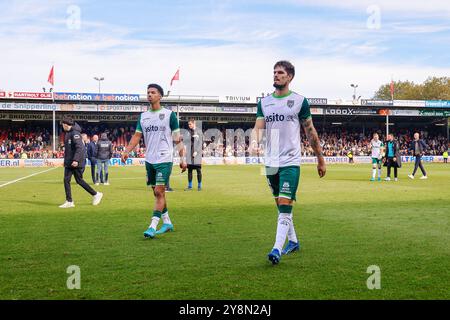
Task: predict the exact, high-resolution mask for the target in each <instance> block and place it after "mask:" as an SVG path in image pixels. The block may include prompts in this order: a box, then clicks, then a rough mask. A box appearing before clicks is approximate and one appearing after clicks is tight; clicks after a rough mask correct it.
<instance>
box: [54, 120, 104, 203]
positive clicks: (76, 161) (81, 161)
mask: <svg viewBox="0 0 450 320" xmlns="http://www.w3.org/2000/svg"><path fill="white" fill-rule="evenodd" d="M61 123H62V126H63V129H64V131H65V133H66V134H65V137H64V189H65V191H66V202H64V204H62V205H60V206H59V207H60V208H63V209H66V208H73V207H75V204H74V203H73V200H72V190H71V187H70V180H71V179H72V175H74V176H75V181H76V182H77V184H79V185H80V186H81V187H83V189H84V190H86V191H87V192H89V193H90V194H91V195H92V196H93V200H92V204H93V205H94V206H96V205H98V204H99V203H100V201H101V200H102V197H103V193H101V192H96V191H95V190H94V189H92V188H91V187H90V186H89V185H88V184H87V183H86V181H84V180H83V172H84V166H85V165H86V157H85V156H86V149H85V146H84V143H83V139H82V138H81V133H80V131H81V128H80V126H79V125H78V124H77V123H75V122H74V120H73V118H72V117H71V116H64V117H63V120H62V122H61Z"/></svg>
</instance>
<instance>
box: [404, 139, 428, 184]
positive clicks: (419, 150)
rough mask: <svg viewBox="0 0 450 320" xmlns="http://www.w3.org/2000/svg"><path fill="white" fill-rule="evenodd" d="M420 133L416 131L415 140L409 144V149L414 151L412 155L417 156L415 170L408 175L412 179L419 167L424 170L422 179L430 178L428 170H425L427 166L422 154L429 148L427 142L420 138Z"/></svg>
mask: <svg viewBox="0 0 450 320" xmlns="http://www.w3.org/2000/svg"><path fill="white" fill-rule="evenodd" d="M419 138H420V135H419V133H418V132H416V133H414V140H413V141H411V144H410V145H409V151H410V152H412V155H413V156H414V157H416V161H415V164H414V171H413V173H412V174H410V175H408V177H409V178H410V179H414V175H415V174H416V172H417V169H418V168H420V171H422V174H423V176H422V177H421V178H420V179H422V180H423V179H428V176H427V172H426V171H425V168H424V167H423V164H422V156H423V155H424V154H425V151H426V150H427V149H428V146H427V145H426V143H425V142H424V141H423V140H422V139H419Z"/></svg>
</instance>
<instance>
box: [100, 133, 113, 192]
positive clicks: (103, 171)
mask: <svg viewBox="0 0 450 320" xmlns="http://www.w3.org/2000/svg"><path fill="white" fill-rule="evenodd" d="M112 154H113V146H112V143H111V141H109V140H108V134H107V133H102V135H101V139H100V141H99V142H98V143H97V172H98V173H99V175H100V182H101V183H102V184H104V185H106V186H108V185H109V182H108V165H109V160H110V159H111V157H112Z"/></svg>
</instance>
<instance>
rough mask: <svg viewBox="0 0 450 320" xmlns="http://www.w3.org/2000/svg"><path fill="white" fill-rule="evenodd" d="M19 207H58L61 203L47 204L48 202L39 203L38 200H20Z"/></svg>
mask: <svg viewBox="0 0 450 320" xmlns="http://www.w3.org/2000/svg"><path fill="white" fill-rule="evenodd" d="M17 204H18V205H23V204H31V205H33V206H52V207H53V206H56V207H57V206H58V205H59V203H56V202H47V201H37V200H20V201H17Z"/></svg>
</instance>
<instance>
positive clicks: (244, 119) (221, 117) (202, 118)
mask: <svg viewBox="0 0 450 320" xmlns="http://www.w3.org/2000/svg"><path fill="white" fill-rule="evenodd" d="M189 119H193V120H195V121H205V122H255V119H256V118H255V116H254V115H248V116H227V115H219V114H218V115H215V116H200V115H183V114H180V121H188V120H189Z"/></svg>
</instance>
